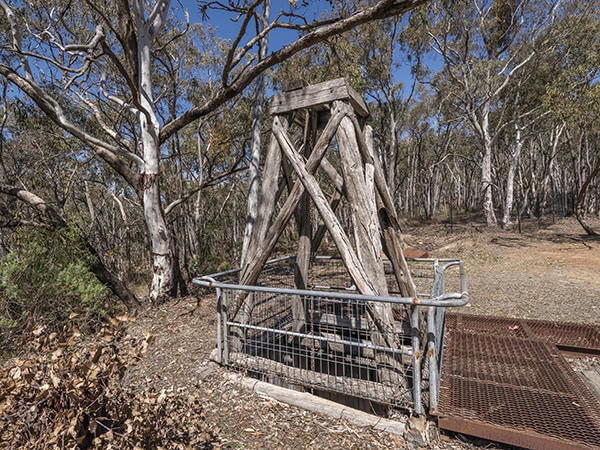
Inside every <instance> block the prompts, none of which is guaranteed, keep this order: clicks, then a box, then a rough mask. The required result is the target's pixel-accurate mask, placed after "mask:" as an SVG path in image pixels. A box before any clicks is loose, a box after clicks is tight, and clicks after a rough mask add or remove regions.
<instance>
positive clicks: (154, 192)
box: [136, 4, 175, 303]
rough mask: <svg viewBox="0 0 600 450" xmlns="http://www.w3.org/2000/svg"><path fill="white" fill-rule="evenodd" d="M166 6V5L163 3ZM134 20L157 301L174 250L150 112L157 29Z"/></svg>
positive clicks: (169, 277)
mask: <svg viewBox="0 0 600 450" xmlns="http://www.w3.org/2000/svg"><path fill="white" fill-rule="evenodd" d="M166 7H167V8H168V4H167V5H166ZM136 19H137V21H138V29H139V37H138V65H139V92H140V98H139V103H140V109H141V111H140V113H139V114H138V117H139V123H140V134H141V144H142V151H143V156H144V158H143V159H144V167H143V177H142V186H141V200H142V207H143V209H144V222H145V225H146V229H147V231H148V237H149V238H150V249H151V254H152V282H151V285H150V300H151V301H152V302H156V303H160V302H163V301H165V300H167V299H168V298H169V297H170V293H171V291H172V289H173V283H174V282H175V270H174V263H175V252H174V248H173V245H174V241H173V238H172V236H171V230H170V229H169V227H168V226H167V222H166V220H165V215H164V211H163V207H162V204H161V195H160V182H159V176H160V175H159V174H160V141H159V134H160V125H159V122H158V119H157V117H156V113H155V111H154V100H153V92H152V70H151V69H152V51H151V50H152V41H153V38H154V35H155V34H156V32H157V31H158V28H159V27H158V26H156V25H157V24H155V23H153V22H152V23H151V22H146V21H145V20H144V19H143V17H141V15H140V16H138V17H136Z"/></svg>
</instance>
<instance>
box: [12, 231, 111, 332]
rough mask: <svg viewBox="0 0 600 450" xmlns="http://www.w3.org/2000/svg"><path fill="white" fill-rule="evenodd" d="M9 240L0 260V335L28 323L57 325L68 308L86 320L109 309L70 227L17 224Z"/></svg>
mask: <svg viewBox="0 0 600 450" xmlns="http://www.w3.org/2000/svg"><path fill="white" fill-rule="evenodd" d="M11 240H12V243H11V250H10V252H9V253H8V254H7V255H6V256H5V257H4V258H1V259H0V334H3V333H5V332H8V331H18V330H20V329H22V328H23V327H25V326H28V325H32V324H33V323H34V322H35V323H37V324H39V322H42V323H44V324H48V325H49V326H51V327H52V328H56V329H59V328H60V327H61V326H62V324H64V322H65V320H66V319H67V318H68V316H69V314H70V313H72V312H77V313H80V314H82V315H83V317H85V318H87V319H89V320H91V321H93V320H96V319H98V318H101V317H102V316H104V315H106V314H107V313H108V312H110V311H109V310H110V295H109V290H108V288H107V287H106V286H104V285H103V284H101V283H100V282H99V281H98V279H97V278H96V277H95V276H94V274H93V273H92V272H91V270H90V267H91V264H92V263H93V262H94V257H93V256H92V255H90V254H89V252H88V251H87V250H86V249H85V246H84V245H83V244H82V240H81V238H80V236H79V235H78V233H77V232H76V231H74V230H71V229H61V230H56V231H48V230H39V229H25V228H23V229H19V230H18V231H17V232H15V233H14V234H13V236H12V237H11Z"/></svg>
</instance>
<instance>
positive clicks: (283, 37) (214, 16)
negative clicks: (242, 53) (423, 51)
mask: <svg viewBox="0 0 600 450" xmlns="http://www.w3.org/2000/svg"><path fill="white" fill-rule="evenodd" d="M224 1H225V2H227V0H224ZM181 2H182V4H183V6H184V7H185V8H186V9H187V10H188V12H189V14H190V20H191V21H192V23H197V22H202V18H201V16H200V13H199V11H198V3H197V2H196V1H195V0H181ZM298 3H301V1H298ZM308 3H309V5H308V6H306V7H299V8H298V9H297V10H296V11H295V12H297V13H298V14H302V15H304V16H305V17H306V18H307V19H308V20H315V19H318V18H319V17H321V16H322V15H323V14H324V13H325V12H327V11H328V10H329V9H330V6H329V4H328V3H327V2H326V1H324V0H316V1H310V2H308ZM173 8H175V9H178V8H179V4H178V3H173ZM282 10H286V11H289V1H288V0H272V2H271V17H275V16H276V15H277V14H278V13H279V12H280V11H282ZM233 18H234V15H232V14H230V13H226V12H223V11H210V12H209V19H207V20H206V21H204V22H203V23H208V24H210V25H211V26H212V27H214V29H215V30H216V34H217V35H218V36H219V37H222V38H226V39H233V38H235V36H236V34H237V32H238V29H239V23H236V22H234V21H233V20H232V19H233ZM253 32H254V25H252V29H251V30H250V33H252V34H248V38H249V37H252V36H253ZM296 37H297V33H296V32H295V31H288V30H275V31H274V32H273V33H271V35H270V37H269V51H270V52H273V51H276V50H278V49H279V48H281V47H282V46H284V45H286V44H288V43H290V42H292V41H293V40H295V38H296ZM245 42H246V40H244V41H242V45H243V44H244V43H245ZM397 61H398V62H400V63H402V62H404V64H403V65H401V66H400V68H399V69H397V70H396V71H395V72H394V74H393V77H394V81H395V82H402V83H403V84H404V86H405V92H404V95H408V90H409V89H410V85H411V84H412V75H411V73H410V67H409V66H408V65H407V64H406V58H405V57H404V55H401V54H399V55H398V57H397ZM428 62H429V63H430V65H431V66H433V68H434V69H439V62H437V63H436V62H435V61H434V60H432V61H428ZM436 66H437V67H436Z"/></svg>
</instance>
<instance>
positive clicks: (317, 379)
mask: <svg viewBox="0 0 600 450" xmlns="http://www.w3.org/2000/svg"><path fill="white" fill-rule="evenodd" d="M230 361H234V362H235V365H237V366H239V367H243V368H246V369H248V370H251V371H257V372H263V373H269V374H273V375H279V376H281V377H283V378H285V379H287V380H288V381H291V382H296V383H297V384H300V385H305V386H306V385H308V386H310V387H314V388H319V387H320V388H322V389H325V390H330V389H331V387H332V385H334V386H335V389H336V390H338V391H339V392H343V393H344V394H348V395H354V396H356V397H363V396H364V395H365V393H368V394H369V397H370V399H375V400H379V401H381V402H382V403H388V402H390V400H392V401H395V402H402V401H406V403H407V404H408V403H410V392H409V391H408V390H407V389H406V386H401V385H393V384H387V383H385V381H382V382H381V383H382V384H383V385H382V384H380V383H378V382H375V381H367V380H361V379H357V378H349V377H345V376H342V375H335V374H331V373H319V372H316V371H314V370H308V369H301V368H297V367H292V366H289V365H287V364H283V363H280V362H276V361H273V360H271V359H267V358H261V357H258V356H248V355H245V354H243V353H232V354H230Z"/></svg>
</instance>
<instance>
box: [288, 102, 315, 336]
mask: <svg viewBox="0 0 600 450" xmlns="http://www.w3.org/2000/svg"><path fill="white" fill-rule="evenodd" d="M315 126H316V114H313V113H311V112H309V111H307V112H306V120H305V125H304V144H303V154H304V157H305V158H309V157H310V153H311V151H312V146H313V145H314V143H315V141H316V134H315V133H316V129H315ZM297 211H298V214H297V219H296V220H297V222H298V252H297V255H296V264H295V270H294V281H295V284H296V288H298V289H308V287H309V286H308V270H309V267H310V258H311V254H312V248H311V246H312V223H311V218H310V196H309V195H308V193H307V192H304V193H303V194H302V196H301V197H300V202H299V204H298V208H297ZM305 326H306V305H305V304H304V302H303V300H302V299H301V298H299V297H295V298H294V299H293V301H292V331H294V332H297V333H298V332H302V331H304V328H305Z"/></svg>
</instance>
